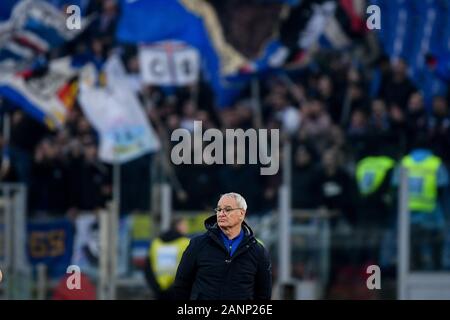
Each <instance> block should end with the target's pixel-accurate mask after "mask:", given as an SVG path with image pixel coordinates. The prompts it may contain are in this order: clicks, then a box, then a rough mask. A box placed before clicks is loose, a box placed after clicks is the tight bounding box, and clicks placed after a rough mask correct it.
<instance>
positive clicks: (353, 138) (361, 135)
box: [347, 109, 369, 160]
mask: <svg viewBox="0 0 450 320" xmlns="http://www.w3.org/2000/svg"><path fill="white" fill-rule="evenodd" d="M347 140H348V143H349V145H350V146H351V149H352V153H353V156H354V158H355V159H356V160H359V159H361V158H362V156H363V154H364V152H365V151H366V150H367V148H368V140H369V125H368V119H367V114H366V113H365V112H364V111H363V110H361V109H356V110H354V111H353V113H352V116H351V120H350V125H349V128H348V130H347Z"/></svg>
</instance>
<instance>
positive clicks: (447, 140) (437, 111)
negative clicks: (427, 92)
mask: <svg viewBox="0 0 450 320" xmlns="http://www.w3.org/2000/svg"><path fill="white" fill-rule="evenodd" d="M428 128H429V133H430V144H431V145H432V148H433V151H434V152H436V154H437V155H439V156H440V157H442V158H443V160H444V161H445V162H446V163H447V164H450V152H449V150H450V114H449V108H448V102H447V101H446V100H445V97H442V96H436V97H434V99H433V112H432V114H431V116H430V118H429V121H428Z"/></svg>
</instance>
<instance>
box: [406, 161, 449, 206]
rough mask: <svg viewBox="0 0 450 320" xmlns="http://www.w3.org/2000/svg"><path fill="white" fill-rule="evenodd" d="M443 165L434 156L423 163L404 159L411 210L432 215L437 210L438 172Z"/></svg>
mask: <svg viewBox="0 0 450 320" xmlns="http://www.w3.org/2000/svg"><path fill="white" fill-rule="evenodd" d="M441 163H442V161H441V159H440V158H439V157H436V156H434V155H431V156H429V157H428V158H427V159H425V160H424V161H421V162H416V161H414V159H413V158H412V157H411V156H406V157H404V158H403V159H402V165H403V166H404V167H405V168H407V169H408V191H409V210H411V211H421V212H426V213H431V212H433V210H434V209H435V208H436V203H437V196H438V185H437V172H438V170H439V167H440V165H441Z"/></svg>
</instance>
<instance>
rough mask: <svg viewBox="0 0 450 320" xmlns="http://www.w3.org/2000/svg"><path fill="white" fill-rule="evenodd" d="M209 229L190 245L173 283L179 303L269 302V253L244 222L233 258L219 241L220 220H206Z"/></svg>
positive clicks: (214, 218)
mask: <svg viewBox="0 0 450 320" xmlns="http://www.w3.org/2000/svg"><path fill="white" fill-rule="evenodd" d="M205 227H206V229H207V230H208V231H207V232H206V233H204V234H203V235H200V236H198V237H195V238H193V239H192V240H191V242H190V243H189V246H188V247H187V249H186V251H185V252H184V254H183V257H182V258H181V262H180V265H179V266H178V271H177V275H176V278H175V283H174V293H175V298H176V299H180V300H188V299H191V300H269V299H270V298H271V294H272V267H271V262H270V258H269V254H268V252H267V250H266V249H265V248H264V246H263V245H262V244H260V243H259V242H258V241H257V240H256V239H255V237H254V235H253V231H252V230H251V229H250V227H249V226H248V225H247V224H246V223H245V221H244V222H243V224H242V228H243V229H244V238H243V239H242V241H241V243H240V244H239V247H238V248H237V250H236V252H235V253H234V254H233V256H231V257H230V255H229V251H228V250H227V249H226V248H225V246H224V244H223V241H222V239H221V238H220V230H219V227H218V226H217V217H216V216H215V215H214V216H211V217H209V218H208V219H206V220H205Z"/></svg>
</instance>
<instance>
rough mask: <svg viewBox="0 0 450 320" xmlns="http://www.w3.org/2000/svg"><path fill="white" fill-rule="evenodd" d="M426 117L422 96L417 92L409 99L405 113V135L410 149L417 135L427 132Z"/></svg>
mask: <svg viewBox="0 0 450 320" xmlns="http://www.w3.org/2000/svg"><path fill="white" fill-rule="evenodd" d="M427 125H428V116H427V113H426V110H425V105H424V102H423V96H422V95H421V94H420V93H419V92H414V93H413V94H412V95H411V97H410V98H409V102H408V110H407V112H406V126H407V127H406V135H407V136H408V141H409V143H408V146H407V148H408V149H409V148H411V147H412V142H413V141H416V139H417V136H418V134H419V133H423V132H426V131H427V129H428V128H427Z"/></svg>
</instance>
